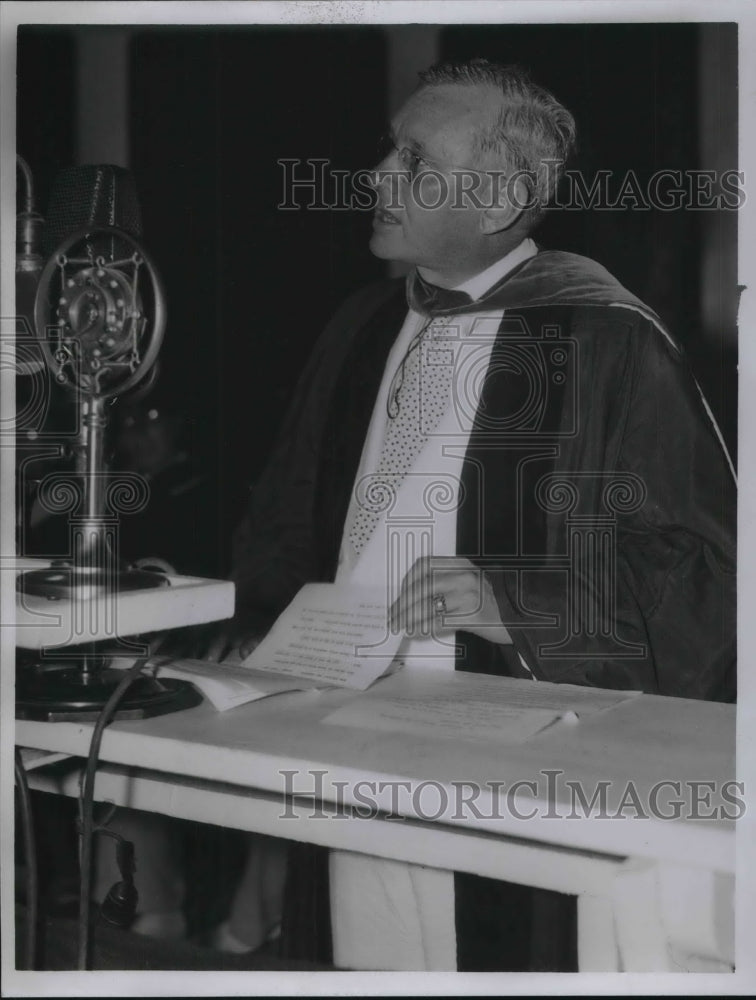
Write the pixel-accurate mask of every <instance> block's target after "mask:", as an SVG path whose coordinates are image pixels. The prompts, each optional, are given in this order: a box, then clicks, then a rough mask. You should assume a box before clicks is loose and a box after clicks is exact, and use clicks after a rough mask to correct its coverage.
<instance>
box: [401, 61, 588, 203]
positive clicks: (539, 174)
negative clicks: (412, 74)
mask: <svg viewBox="0 0 756 1000" xmlns="http://www.w3.org/2000/svg"><path fill="white" fill-rule="evenodd" d="M420 81H421V86H426V87H433V86H438V85H440V84H447V83H455V84H466V85H480V84H488V85H489V86H493V87H496V88H497V89H498V90H499V91H500V93H501V111H500V113H499V117H498V120H497V121H496V122H495V123H494V124H493V125H491V126H489V127H487V128H482V129H481V130H480V132H479V133H478V136H477V141H476V145H477V147H478V148H477V150H476V153H488V152H495V153H498V154H499V155H500V156H501V158H502V160H503V162H504V164H505V166H506V168H507V170H508V171H511V172H520V171H523V172H524V173H525V177H526V180H527V178H530V180H531V184H530V185H529V187H530V191H531V195H532V196H534V199H535V201H536V202H537V204H538V207H539V208H540V209H543V208H545V206H546V205H547V204H548V202H549V201H550V200H551V198H552V197H553V196H554V193H555V191H556V187H557V184H558V182H559V178H560V177H561V176H562V173H563V172H564V168H565V164H566V163H567V161H568V159H569V158H570V156H571V154H572V153H573V152H574V149H575V134H576V129H575V119H574V118H573V117H572V115H571V114H570V112H569V111H568V110H567V109H566V108H565V107H563V106H562V105H561V104H560V103H559V101H558V100H557V99H556V98H555V97H554V96H553V94H550V93H549V92H548V91H547V90H544V89H543V87H539V86H538V85H537V84H535V83H533V82H532V80H531V79H530V77H529V76H528V74H527V73H526V72H525V71H524V70H522V69H520V67H518V66H505V65H502V64H501V63H495V62H491V61H490V60H488V59H470V60H467V61H465V62H444V63H440V64H439V65H437V66H432V67H431V68H430V69H427V70H425V71H424V72H422V73H420Z"/></svg>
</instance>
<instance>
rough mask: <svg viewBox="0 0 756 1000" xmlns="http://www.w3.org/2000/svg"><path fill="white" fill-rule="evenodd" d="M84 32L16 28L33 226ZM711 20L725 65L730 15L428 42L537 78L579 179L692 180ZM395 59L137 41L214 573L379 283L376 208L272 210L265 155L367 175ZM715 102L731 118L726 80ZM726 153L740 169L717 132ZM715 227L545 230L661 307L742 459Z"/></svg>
mask: <svg viewBox="0 0 756 1000" xmlns="http://www.w3.org/2000/svg"><path fill="white" fill-rule="evenodd" d="M86 30H87V28H86V27H68V28H57V27H52V26H35V27H31V26H28V27H22V28H20V29H19V35H18V130H17V149H18V151H19V152H20V153H21V154H22V155H23V156H24V157H25V158H26V159H27V161H28V162H29V164H30V166H31V168H32V170H33V172H34V176H35V181H36V185H37V191H38V204H39V208H40V209H41V211H42V212H43V214H44V212H45V207H46V199H47V196H48V193H49V190H50V185H51V182H52V179H53V177H54V176H55V174H56V172H57V171H58V170H60V169H61V168H62V167H65V166H68V165H70V164H73V163H75V162H77V159H76V156H77V150H78V148H79V143H80V139H81V136H79V135H77V127H78V126H77V122H78V118H77V113H76V104H77V101H78V100H79V99H80V98H79V93H80V92H79V91H78V90H77V81H76V73H77V41H78V38H79V37H80V35H81V32H83V31H86ZM100 30H102V29H100ZM398 30H399V31H401V30H402V29H398ZM712 30H714V31H715V37H716V40H717V44H718V46H719V48H718V51H719V53H720V58H721V60H722V63H723V66H725V65H726V66H729V67H730V69H731V68H732V66H734V65H735V63H736V59H737V37H736V31H737V29H736V26H735V25H716V26H711V25H710V26H704V25H697V24H634V25H622V24H614V25H606V24H593V25H584V24H580V25H538V26H531V25H483V26H475V27H469V26H446V27H442V28H441V30H440V33H439V35H438V47H439V49H440V52H439V54H440V56H441V57H444V58H445V57H450V56H472V55H484V56H489V57H492V58H496V59H499V60H502V61H505V62H517V63H519V64H520V65H521V66H523V67H525V68H527V69H529V70H530V71H531V73H532V75H533V77H534V78H535V79H536V80H537V81H538V82H539V83H541V84H543V85H544V86H546V87H547V88H548V89H550V90H552V91H553V93H554V94H555V95H556V96H557V97H558V98H559V99H560V100H561V101H562V102H563V103H564V104H565V105H566V106H567V107H569V108H570V110H572V111H573V113H574V114H575V116H576V118H577V122H578V135H579V147H580V149H579V157H578V161H577V163H575V164H573V167H575V168H578V169H580V170H582V171H583V172H584V173H585V174H586V176H588V177H591V176H592V175H593V174H594V173H595V172H596V171H597V170H606V169H609V170H612V171H616V172H617V174H618V175H619V176H622V175H624V174H625V173H626V172H627V171H628V170H630V169H632V170H634V171H635V173H636V174H637V176H638V178H639V179H640V180H641V181H642V182H643V181H644V179H647V178H648V177H649V176H650V175H651V174H652V173H653V172H654V171H656V170H660V169H682V170H696V169H698V168H699V167H700V165H701V162H700V158H701V153H700V150H701V147H702V139H704V138H707V139H709V140H710V141H713V143H714V145H715V146H716V145H717V141H718V138H717V135H716V134H714V135H712V134H707V135H706V136H704V135H703V134H702V130H703V129H708V130H711V129H712V128H714V129H715V130H716V128H717V127H718V125H717V122H718V118H717V111H716V108H715V109H714V117H713V119H712V118H711V116H710V117H709V118H708V119H704V118H703V116H702V115H701V111H700V100H701V97H702V87H703V84H702V82H701V57H700V54H701V48H702V44H701V43H702V32H703V31H708V32H709V35H707V37H712V35H711V32H712ZM388 50H389V40H388V36H387V33H386V31H385V30H384V29H383V27H381V26H375V27H351V26H333V25H329V26H323V27H306V28H302V27H290V28H287V27H262V26H255V27H246V26H242V27H234V28H232V29H230V28H220V27H219V28H212V27H203V28H200V29H193V28H172V27H165V28H155V27H145V28H143V29H142V28H139V27H138V26H137V27H134V28H132V29H131V36H130V47H129V73H128V75H129V81H130V82H129V89H128V100H129V107H130V114H129V121H130V123H131V124H130V128H129V131H130V134H129V136H128V139H129V149H130V163H129V166H130V168H131V169H132V171H133V173H134V175H135V178H136V183H137V190H138V192H139V198H140V202H141V207H142V216H143V220H144V237H143V239H144V243H145V246H146V247H147V248H148V249H149V251H150V253H151V255H152V256H153V258H154V259H155V260H156V261H157V262H158V265H159V268H160V271H161V274H162V277H163V280H164V283H165V286H166V291H167V299H168V317H169V318H168V328H167V334H166V342H165V346H164V349H163V352H162V356H161V367H162V371H161V377H160V382H159V385H158V387H157V389H156V398H158V397H159V398H161V399H164V400H167V401H169V402H171V403H175V402H177V401H178V402H179V403H180V404H181V405H182V406H184V407H185V408H186V409H187V410H188V412H189V413H190V416H191V418H192V421H191V451H192V458H193V461H194V463H195V464H196V466H197V467H198V468H200V469H201V470H202V472H203V474H204V475H205V477H206V478H207V481H208V482H209V483H211V489H210V491H209V493H208V494H206V497H205V499H204V500H203V503H204V504H205V508H204V510H203V511H202V512H200V513H201V516H202V523H203V525H204V526H205V527H206V531H207V534H208V537H210V536H212V538H213V539H214V542H213V544H212V545H211V546H210V550H211V551H214V552H215V553H216V556H215V558H214V559H213V560H211V562H212V563H213V564H212V565H208V566H207V571H208V573H211V574H213V575H214V574H222V573H224V572H225V571H226V569H227V564H228V553H229V539H230V533H231V529H232V526H233V524H234V522H235V521H236V519H237V518H238V516H239V513H240V511H241V509H242V505H243V502H244V497H245V495H246V491H247V489H248V486H249V484H250V483H251V482H252V481H254V478H255V476H256V475H257V474H258V472H259V470H260V468H261V465H262V464H263V462H264V460H265V457H266V455H267V454H268V452H269V449H270V447H271V444H272V440H273V436H274V434H275V431H276V428H277V427H278V425H279V423H280V421H281V418H282V415H283V413H284V410H285V408H286V405H287V402H288V400H289V398H290V396H291V393H292V389H293V387H294V384H295V382H296V380H297V377H298V374H299V372H300V370H301V368H302V366H303V364H304V361H305V359H306V357H307V355H308V353H309V351H310V348H311V346H312V344H313V342H314V340H315V338H316V337H317V335H318V333H319V331H320V330H321V329H322V327H323V325H324V323H325V322H326V320H327V319H328V317H329V315H330V313H331V312H332V311H333V310H334V308H335V307H336V306H337V305H338V303H339V302H340V301H341V300H342V299H343V298H344V297H345V296H346V295H348V294H349V293H350V292H351V291H353V290H354V289H356V288H357V287H359V286H360V285H361V284H364V283H366V282H368V281H371V280H374V279H376V278H378V277H381V276H383V275H384V274H385V265H384V263H383V262H381V261H378V260H376V259H374V258H373V257H372V256H371V255H370V253H369V252H368V250H367V242H368V238H369V231H370V222H371V220H370V216H369V215H368V214H366V213H364V212H362V213H361V212H355V213H350V212H344V211H304V210H302V211H293V212H284V211H280V210H279V209H278V208H277V205H278V203H279V201H280V200H281V197H282V192H283V188H282V176H283V175H282V170H281V168H280V166H279V165H278V164H277V162H276V161H277V160H278V159H280V158H282V157H302V158H313V157H321V158H327V159H329V160H330V161H331V164H332V166H333V167H334V168H343V169H357V168H360V167H369V166H371V165H372V164H373V162H374V150H375V144H376V140H377V138H378V136H379V135H380V134H381V133H382V132H383V131H384V127H385V123H386V120H387V118H388V116H389V109H388V104H389V100H388V97H387V93H388V90H389V87H390V79H389V74H390V60H389V51H388ZM721 99H722V101H723V104H722V111H723V114H724V113H726V112H727V111H728V108H729V111H730V114H731V113H732V110H731V105H733V104H734V102H735V100H736V94H735V91H734V89H733V88H731V89H730V91H727V92H723V94H722V95H721ZM712 122H713V125H712ZM721 145H722V150H723V152H724V154H725V155H726V157H728V158H727V160H726V164H725V166H726V168H727V169H736V168H737V163H736V146H734V147H733V143H732V135H731V133H729V138H728V137H727V136H726V135H725V132H724V129H723V133H722V144H721ZM103 162H104V161H103ZM728 215H729V216H731V215H732V213H726V212H719V213H715V214H714V215H712V213H711V212H708V213H702V212H695V211H685V210H681V211H675V212H662V211H656V210H652V211H647V212H643V211H611V212H606V211H598V210H590V211H584V212H568V211H554V212H551V213H550V214H549V217H548V218H547V220H546V222H545V223H544V225H543V226H542V228H541V229H540V230H539V232H538V234H537V239H538V241H539V242H540V243H541V244H542V245H544V246H546V247H553V248H556V249H564V250H569V251H573V252H576V253H581V254H586V255H588V256H590V257H593V258H595V259H597V260H599V261H600V262H601V263H602V264H604V265H605V266H606V267H608V268H609V270H611V271H612V272H613V273H614V274H615V275H616V276H617V277H618V278H619V280H620V281H621V282H622V283H623V284H625V285H626V286H627V287H628V288H629V289H630V290H631V291H633V292H634V293H636V294H637V295H638V296H640V297H641V298H642V299H644V300H645V301H646V302H647V303H648V304H649V305H650V306H652V307H653V308H654V309H656V310H657V311H658V313H659V314H660V315H661V317H662V318H663V319H664V320H665V321H666V322H667V324H668V325H669V326H670V327H671V329H672V330H673V331H674V333H675V334H676V336H677V337H678V338H679V339H680V340H681V341H682V342H683V344H684V345H685V346H686V348H687V350H688V351H689V353H690V356H691V360H692V364H693V366H694V370H695V372H696V374H697V375H698V377H699V379H700V381H701V382H702V384H703V386H704V389H705V391H706V393H707V396H708V397H709V400H710V403H711V406H712V409H713V411H714V413H715V415H716V416H717V418H718V420H719V421H720V423H721V425H722V428H723V431H724V433H725V437H726V439H727V441H728V444H729V445H730V447H731V448H732V450H734V446H735V443H736V424H735V414H736V402H735V400H736V381H735V379H736V367H735V366H736V357H735V355H736V332H735V330H734V327H733V326H732V324H731V322H730V317H731V315H734V310H733V308H732V299H733V298H734V297H735V295H736V290H735V287H734V284H733V285H732V287H730V286H729V285H728V286H727V287H723V288H722V289H720V290H719V294H720V295H721V296H722V297H723V300H724V301H725V305H724V306H723V307H722V322H721V324H718V323H716V322H715V323H714V325H713V327H712V325H711V323H709V325H708V326H706V325H705V324H704V321H703V319H702V313H701V282H702V275H703V273H704V272H703V239H702V236H703V228H702V227H704V225H705V226H706V227H707V228H706V240H707V244H708V245H712V243H713V244H714V245H715V247H716V246H718V245H721V246H722V248H723V252H724V253H728V252H730V250H731V246H732V239H733V238H734V235H735V230H734V226H733V223H732V218H727V216H728ZM728 241H729V242H728ZM728 247H729V248H730V249H729V250H728ZM709 273H711V272H709ZM670 433H672V434H673V433H674V428H670Z"/></svg>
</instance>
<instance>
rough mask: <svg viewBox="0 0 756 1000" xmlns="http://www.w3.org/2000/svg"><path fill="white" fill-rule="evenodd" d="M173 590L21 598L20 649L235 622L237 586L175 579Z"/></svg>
mask: <svg viewBox="0 0 756 1000" xmlns="http://www.w3.org/2000/svg"><path fill="white" fill-rule="evenodd" d="M49 565H50V563H49V561H47V560H42V559H23V558H14V559H13V560H12V561H9V562H8V563H7V564H6V565H3V566H2V570H3V571H4V572H8V573H12V574H13V577H14V579H15V577H16V576H17V575H18V574H19V572H22V571H23V570H26V569H39V568H42V567H46V566H49ZM168 579H169V586H165V587H155V588H153V589H148V590H133V591H125V592H122V593H119V594H118V595H110V596H108V595H103V596H100V597H97V598H94V599H88V600H83V601H75V600H48V599H47V598H44V597H34V596H29V595H25V594H16V612H15V621H14V622H13V623H12V624H13V626H14V627H15V635H16V645H17V646H20V647H21V648H23V649H41V648H42V647H43V646H47V647H56V646H73V645H77V644H80V643H85V642H97V641H100V640H103V639H112V638H114V637H116V636H129V635H138V634H142V633H146V632H156V631H162V630H163V629H172V628H181V627H184V626H187V625H203V624H205V623H206V622H214V621H220V620H222V619H225V618H230V617H231V616H232V615H233V613H234V596H235V589H234V584H233V583H230V582H229V581H227V580H206V579H202V578H200V577H190V576H171V577H169V578H168Z"/></svg>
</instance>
